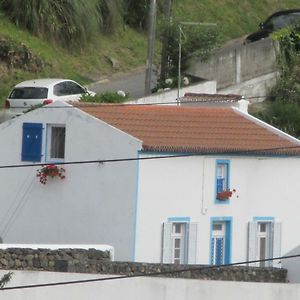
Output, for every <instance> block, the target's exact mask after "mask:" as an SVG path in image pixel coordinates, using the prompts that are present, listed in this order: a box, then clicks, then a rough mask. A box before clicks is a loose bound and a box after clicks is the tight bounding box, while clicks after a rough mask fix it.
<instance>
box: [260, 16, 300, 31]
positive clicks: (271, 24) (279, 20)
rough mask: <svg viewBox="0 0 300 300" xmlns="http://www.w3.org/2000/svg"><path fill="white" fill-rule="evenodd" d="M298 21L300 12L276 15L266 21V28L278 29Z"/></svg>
mask: <svg viewBox="0 0 300 300" xmlns="http://www.w3.org/2000/svg"><path fill="white" fill-rule="evenodd" d="M297 21H300V13H291V14H286V15H281V16H275V17H273V18H271V19H270V20H269V21H268V22H266V23H265V28H270V29H272V30H277V29H281V28H283V27H286V26H290V25H293V24H295V23H296V22H297Z"/></svg>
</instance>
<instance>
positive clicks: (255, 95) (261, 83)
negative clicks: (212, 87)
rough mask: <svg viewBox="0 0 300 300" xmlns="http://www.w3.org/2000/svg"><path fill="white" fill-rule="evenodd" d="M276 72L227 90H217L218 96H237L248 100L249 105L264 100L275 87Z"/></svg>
mask: <svg viewBox="0 0 300 300" xmlns="http://www.w3.org/2000/svg"><path fill="white" fill-rule="evenodd" d="M277 77H278V72H273V73H269V74H266V75H262V76H259V77H255V78H253V79H250V80H246V81H243V82H240V83H237V84H235V85H232V86H230V87H227V88H221V89H219V90H218V93H220V94H238V95H243V96H244V97H245V98H246V99H247V98H248V99H249V101H250V102H251V103H254V102H261V101H263V100H265V99H266V95H268V94H269V92H270V90H271V88H272V87H273V86H274V85H275V83H276V80H277Z"/></svg>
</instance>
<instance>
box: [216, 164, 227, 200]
mask: <svg viewBox="0 0 300 300" xmlns="http://www.w3.org/2000/svg"><path fill="white" fill-rule="evenodd" d="M229 179H230V161H229V160H223V159H222V160H221V159H218V160H217V161H216V181H215V191H216V192H215V202H216V203H218V204H219V203H228V202H229V198H228V199H223V200H221V201H220V200H219V199H218V193H221V192H224V191H228V190H229V189H230V181H229Z"/></svg>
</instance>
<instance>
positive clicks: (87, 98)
mask: <svg viewBox="0 0 300 300" xmlns="http://www.w3.org/2000/svg"><path fill="white" fill-rule="evenodd" d="M128 98H129V96H128V95H125V96H124V94H122V93H115V92H105V93H101V94H96V95H95V96H91V95H83V96H81V98H80V101H81V102H90V103H122V102H124V101H125V100H127V99H128Z"/></svg>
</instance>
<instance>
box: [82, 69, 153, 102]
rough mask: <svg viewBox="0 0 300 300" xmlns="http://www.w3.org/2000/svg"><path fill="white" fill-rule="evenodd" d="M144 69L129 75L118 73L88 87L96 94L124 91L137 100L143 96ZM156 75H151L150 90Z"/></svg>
mask: <svg viewBox="0 0 300 300" xmlns="http://www.w3.org/2000/svg"><path fill="white" fill-rule="evenodd" d="M145 74H146V72H145V69H144V68H140V69H137V70H134V71H132V72H130V73H119V74H116V75H113V76H112V77H111V78H105V79H103V80H101V81H98V82H95V83H92V84H90V85H89V86H88V88H89V89H90V90H91V91H94V92H96V93H104V92H117V91H120V90H122V91H124V92H125V93H129V96H130V98H133V99H138V98H141V97H143V96H144V95H145ZM156 78H157V77H156V75H155V74H152V80H151V88H153V87H154V86H155V85H156Z"/></svg>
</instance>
